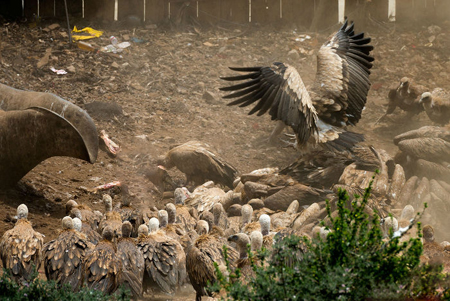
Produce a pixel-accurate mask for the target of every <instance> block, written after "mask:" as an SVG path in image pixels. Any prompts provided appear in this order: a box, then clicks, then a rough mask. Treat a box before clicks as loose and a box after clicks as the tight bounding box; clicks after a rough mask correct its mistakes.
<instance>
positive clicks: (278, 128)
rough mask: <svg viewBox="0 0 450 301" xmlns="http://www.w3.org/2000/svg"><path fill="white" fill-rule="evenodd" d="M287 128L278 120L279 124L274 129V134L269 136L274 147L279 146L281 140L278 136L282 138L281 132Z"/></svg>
mask: <svg viewBox="0 0 450 301" xmlns="http://www.w3.org/2000/svg"><path fill="white" fill-rule="evenodd" d="M285 127H286V125H285V124H284V122H283V121H281V120H278V121H277V124H276V126H275V128H274V129H273V131H272V133H270V136H269V142H270V144H272V145H277V144H278V142H279V140H278V139H277V138H278V136H280V134H281V132H282V131H283V130H284V128H285Z"/></svg>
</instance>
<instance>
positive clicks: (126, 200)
mask: <svg viewBox="0 0 450 301" xmlns="http://www.w3.org/2000/svg"><path fill="white" fill-rule="evenodd" d="M120 193H121V195H122V201H121V204H120V205H121V206H126V207H128V206H130V205H131V198H130V192H129V191H128V185H126V184H122V185H121V186H120Z"/></svg>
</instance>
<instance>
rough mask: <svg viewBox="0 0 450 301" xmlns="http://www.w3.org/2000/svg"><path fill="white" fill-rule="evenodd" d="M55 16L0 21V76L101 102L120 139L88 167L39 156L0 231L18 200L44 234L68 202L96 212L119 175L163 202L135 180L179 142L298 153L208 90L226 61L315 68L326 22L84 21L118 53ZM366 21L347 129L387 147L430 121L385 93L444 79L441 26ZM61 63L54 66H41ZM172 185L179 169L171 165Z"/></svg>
mask: <svg viewBox="0 0 450 301" xmlns="http://www.w3.org/2000/svg"><path fill="white" fill-rule="evenodd" d="M63 24H64V23H63V22H61V24H58V23H56V25H55V21H52V20H48V21H45V20H44V21H41V22H40V23H38V24H30V23H4V24H2V25H1V26H0V82H1V83H3V84H7V85H10V86H12V87H15V88H18V89H25V90H33V91H41V92H44V91H45V92H51V93H55V94H57V95H59V96H61V97H63V98H65V99H67V100H69V101H71V102H73V103H75V104H76V105H78V106H80V107H82V108H88V107H89V106H86V105H87V104H90V103H93V102H103V103H109V104H115V106H114V107H112V108H111V107H108V108H105V107H104V108H101V109H89V113H90V114H91V116H92V117H93V118H94V120H95V122H96V125H97V129H98V131H99V132H100V130H106V132H107V133H108V134H109V135H110V137H111V138H112V140H113V141H115V142H116V143H117V144H119V145H120V147H121V149H122V150H121V152H120V153H119V155H118V156H117V157H111V156H109V155H108V154H107V153H106V152H105V151H104V150H100V152H99V156H98V159H97V161H96V162H95V163H94V164H89V163H86V162H82V161H80V160H77V159H72V158H62V157H56V158H51V159H48V160H46V161H45V162H42V163H41V164H40V165H39V166H37V167H36V168H35V169H33V170H32V171H31V172H30V173H28V174H27V175H26V176H25V177H24V178H23V179H22V181H21V182H20V183H19V184H18V185H17V186H16V187H14V188H13V189H10V190H7V191H2V192H0V206H1V208H2V210H0V235H2V234H3V232H4V231H6V230H7V229H9V228H12V227H13V222H12V218H11V217H12V216H14V215H15V210H16V208H17V206H18V205H19V204H20V203H25V204H27V205H28V207H29V210H30V219H31V221H32V222H33V225H34V227H35V229H36V230H38V231H40V232H42V233H43V234H45V235H46V237H47V239H48V240H50V239H52V238H54V236H55V235H56V233H57V231H56V230H57V229H59V228H60V220H61V218H62V217H63V216H64V213H65V212H64V204H65V202H66V201H67V200H69V199H76V200H77V201H78V202H81V203H86V204H88V205H89V206H91V207H93V208H95V209H100V210H102V209H103V206H102V204H101V203H100V202H99V201H100V200H101V195H100V194H95V193H92V192H90V189H91V188H94V187H95V186H98V185H101V184H105V183H108V182H112V181H115V180H119V181H121V182H122V183H126V184H128V186H129V190H130V192H131V193H132V194H133V195H134V202H133V203H134V205H135V206H138V207H148V206H153V205H155V206H156V207H160V206H162V204H163V203H165V202H167V201H168V200H162V196H161V194H160V193H159V192H158V191H157V189H156V187H155V186H154V185H153V184H152V183H151V182H150V181H149V180H148V179H146V178H145V176H144V173H145V170H146V169H148V168H151V167H152V166H154V165H155V159H156V157H157V156H159V155H162V154H164V153H165V152H166V151H168V150H169V148H170V147H171V146H173V145H176V144H180V143H183V142H186V141H189V140H199V141H202V142H205V143H208V144H209V145H210V146H211V147H212V148H213V149H215V151H216V153H217V154H218V155H219V156H221V157H222V158H223V159H224V160H226V161H228V162H230V163H231V164H232V165H234V166H235V167H236V168H237V169H238V170H239V171H240V172H241V173H246V172H250V171H252V170H254V169H258V168H263V167H284V166H286V165H288V164H289V163H291V162H292V161H293V160H294V159H295V158H296V157H297V153H296V151H295V150H294V149H291V148H283V147H273V146H269V145H268V144H267V141H266V139H267V138H268V136H269V134H270V132H271V130H272V128H273V126H274V123H273V122H271V121H270V118H269V117H268V116H263V117H256V116H248V115H247V112H248V111H249V110H248V109H247V108H239V107H227V106H226V103H227V101H226V100H222V99H221V96H223V94H221V93H220V92H219V91H218V88H219V87H221V86H223V85H226V83H223V82H222V81H221V80H220V79H219V77H220V76H225V75H230V74H231V72H229V71H228V69H227V67H228V66H252V65H258V66H260V65H268V64H270V63H272V62H274V61H281V62H286V63H289V64H292V65H294V66H295V67H296V68H298V70H299V73H300V74H301V76H302V78H303V80H304V82H305V83H306V84H307V85H308V84H311V83H312V81H313V79H314V75H315V65H316V59H315V55H316V53H317V50H318V49H319V47H320V45H321V44H322V43H323V42H324V41H325V40H326V39H327V36H328V35H329V34H331V33H332V32H333V31H334V30H335V29H337V27H336V28H333V29H330V30H329V32H326V33H320V34H316V33H310V32H299V31H297V30H295V29H294V28H274V27H271V26H265V27H257V26H253V27H249V26H237V25H234V27H232V28H231V27H227V26H217V27H213V28H211V27H210V28H204V27H200V26H199V27H192V26H187V27H185V28H184V29H183V30H173V29H170V28H168V27H159V26H153V25H150V26H147V27H139V28H135V29H132V28H128V29H125V28H120V27H118V26H114V27H111V26H107V25H104V24H103V25H92V24H85V23H84V24H83V23H81V22H80V24H73V25H76V26H77V27H78V28H83V27H84V25H90V26H92V27H94V28H95V29H98V30H102V31H104V33H103V35H102V36H101V37H100V38H95V39H92V40H88V42H89V43H91V44H92V45H93V46H94V47H96V48H97V49H99V48H100V47H102V46H107V45H108V44H110V39H109V37H110V36H112V35H114V36H116V37H117V39H118V40H119V42H122V41H128V42H130V43H131V46H130V47H128V48H127V49H125V50H124V51H123V52H122V53H120V54H111V53H103V52H98V53H97V52H88V51H85V50H82V49H79V48H78V47H76V44H75V45H73V46H72V47H70V46H69V45H68V42H67V41H68V38H67V30H66V29H65V28H63V27H61V26H59V25H63ZM356 29H357V31H358V30H364V31H365V32H366V33H367V34H368V35H369V36H371V37H372V41H373V42H372V44H373V45H374V47H375V50H374V52H373V55H374V57H375V62H374V67H373V69H372V70H373V73H372V77H371V80H372V89H371V90H370V92H369V97H368V101H367V106H366V108H365V110H364V114H363V117H362V120H361V121H360V123H359V124H358V125H357V126H356V127H355V128H354V130H355V131H357V132H360V133H364V134H365V135H366V143H367V144H371V145H374V146H375V147H377V148H383V149H385V150H386V151H387V152H388V153H389V154H391V155H394V154H395V152H396V150H397V149H396V146H395V145H394V144H393V143H392V138H393V137H394V136H395V135H397V134H399V133H402V132H404V131H407V130H410V129H414V128H419V127H420V126H423V125H431V124H432V123H431V122H430V121H429V120H428V118H427V116H426V115H425V113H422V114H421V115H419V116H416V117H415V118H413V119H412V120H407V119H405V118H404V117H405V114H404V113H403V112H398V111H396V112H395V114H393V115H391V117H389V118H388V119H387V120H386V121H385V122H383V123H380V124H377V125H375V121H376V120H377V119H378V118H379V117H380V116H382V115H383V113H384V110H385V107H384V106H383V105H384V104H385V103H386V102H387V92H388V89H389V88H390V86H391V85H392V84H394V85H395V84H396V83H397V82H398V81H399V80H400V78H401V77H403V76H408V77H411V78H413V79H415V81H416V82H418V83H420V84H422V85H425V86H427V87H429V88H430V89H433V88H435V87H443V88H448V83H449V76H450V56H449V52H448V47H450V23H443V24H436V25H433V24H427V25H426V26H425V25H424V26H421V25H414V26H412V25H409V26H406V25H394V24H373V25H372V26H369V27H368V28H360V27H359V26H358V24H356ZM51 67H54V68H56V69H63V70H65V71H67V72H68V73H67V74H64V75H59V74H56V73H55V72H53V71H51V70H50V68H51ZM169 172H170V174H171V175H173V176H174V177H175V179H176V180H177V181H178V182H179V183H182V182H183V176H182V174H180V173H179V172H177V171H169Z"/></svg>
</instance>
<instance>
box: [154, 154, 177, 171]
mask: <svg viewBox="0 0 450 301" xmlns="http://www.w3.org/2000/svg"><path fill="white" fill-rule="evenodd" d="M156 164H158V165H161V166H163V167H165V168H167V169H171V168H172V167H174V166H175V165H173V163H172V161H170V158H169V157H168V156H158V158H156Z"/></svg>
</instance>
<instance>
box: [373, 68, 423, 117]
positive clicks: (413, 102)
mask: <svg viewBox="0 0 450 301" xmlns="http://www.w3.org/2000/svg"><path fill="white" fill-rule="evenodd" d="M425 91H426V88H425V87H424V86H421V85H417V84H415V83H414V82H413V80H412V79H410V78H408V77H403V78H402V79H401V80H400V83H399V84H398V85H397V86H396V87H394V88H392V89H390V90H389V94H388V99H389V102H388V104H387V106H388V108H387V110H386V113H385V114H384V115H383V116H381V118H380V119H378V121H377V122H376V123H378V122H380V121H381V120H383V119H384V118H385V117H386V116H387V115H390V114H392V113H393V112H394V110H395V109H396V108H397V107H398V108H400V109H401V110H403V111H405V112H408V115H407V118H410V117H412V116H414V115H417V114H419V113H420V112H423V111H424V109H423V106H422V104H421V103H420V102H419V101H420V96H421V95H422V93H424V92H425Z"/></svg>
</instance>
